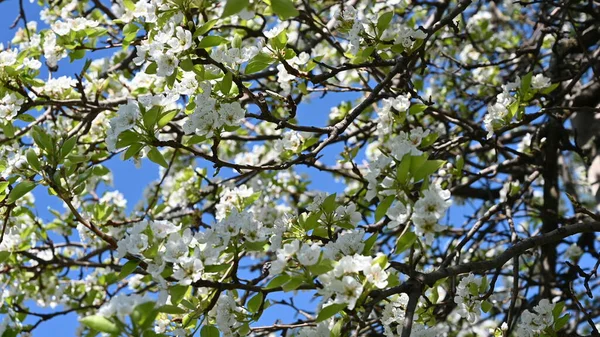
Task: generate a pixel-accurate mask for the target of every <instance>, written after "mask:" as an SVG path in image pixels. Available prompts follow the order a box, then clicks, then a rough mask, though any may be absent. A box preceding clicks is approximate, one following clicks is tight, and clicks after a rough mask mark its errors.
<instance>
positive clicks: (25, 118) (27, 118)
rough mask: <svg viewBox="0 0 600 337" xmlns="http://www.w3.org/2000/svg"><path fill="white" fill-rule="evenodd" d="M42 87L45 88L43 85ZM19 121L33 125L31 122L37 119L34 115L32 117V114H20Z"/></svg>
mask: <svg viewBox="0 0 600 337" xmlns="http://www.w3.org/2000/svg"><path fill="white" fill-rule="evenodd" d="M42 86H43V84H42ZM17 119H18V120H21V121H23V122H27V123H31V122H34V121H35V118H34V117H33V116H32V115H30V114H20V115H17Z"/></svg>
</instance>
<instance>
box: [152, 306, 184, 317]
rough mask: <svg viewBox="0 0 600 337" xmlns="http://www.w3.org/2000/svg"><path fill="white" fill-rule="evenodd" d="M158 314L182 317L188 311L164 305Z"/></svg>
mask: <svg viewBox="0 0 600 337" xmlns="http://www.w3.org/2000/svg"><path fill="white" fill-rule="evenodd" d="M158 312H164V313H165V314H172V315H182V314H185V313H187V310H185V309H183V308H180V307H178V306H176V305H168V304H166V305H163V306H162V307H160V308H158Z"/></svg>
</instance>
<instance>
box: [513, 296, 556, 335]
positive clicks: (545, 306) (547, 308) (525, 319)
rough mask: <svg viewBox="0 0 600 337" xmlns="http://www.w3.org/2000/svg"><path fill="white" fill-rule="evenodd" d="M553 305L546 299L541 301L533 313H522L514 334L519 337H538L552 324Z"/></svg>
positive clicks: (526, 311)
mask: <svg viewBox="0 0 600 337" xmlns="http://www.w3.org/2000/svg"><path fill="white" fill-rule="evenodd" d="M553 310H554V304H553V303H551V302H550V301H549V300H547V299H542V300H541V301H540V302H539V303H538V305H536V306H535V307H533V311H534V312H531V311H529V310H525V311H523V314H522V315H521V323H520V324H519V325H518V326H517V330H516V332H515V334H516V335H517V336H520V337H535V336H539V334H541V333H542V332H543V331H544V330H546V329H547V328H551V327H552V325H553V324H554V314H553V313H552V311H553Z"/></svg>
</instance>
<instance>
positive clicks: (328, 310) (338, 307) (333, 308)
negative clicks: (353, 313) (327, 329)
mask: <svg viewBox="0 0 600 337" xmlns="http://www.w3.org/2000/svg"><path fill="white" fill-rule="evenodd" d="M346 306H348V304H346V303H341V304H332V305H329V306H326V307H324V308H323V309H321V311H319V315H317V320H316V322H317V323H319V322H323V321H324V320H326V319H328V318H330V317H333V316H334V315H335V314H337V313H338V312H340V311H342V310H344V308H346Z"/></svg>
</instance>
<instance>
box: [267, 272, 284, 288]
mask: <svg viewBox="0 0 600 337" xmlns="http://www.w3.org/2000/svg"><path fill="white" fill-rule="evenodd" d="M289 280H290V276H289V275H288V274H281V275H279V276H277V277H275V278H274V279H272V280H271V281H270V282H269V284H267V286H266V287H265V289H273V288H277V287H280V286H281V285H283V284H284V283H286V282H287V281H289Z"/></svg>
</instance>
